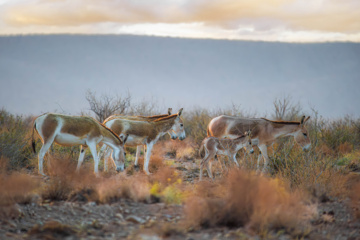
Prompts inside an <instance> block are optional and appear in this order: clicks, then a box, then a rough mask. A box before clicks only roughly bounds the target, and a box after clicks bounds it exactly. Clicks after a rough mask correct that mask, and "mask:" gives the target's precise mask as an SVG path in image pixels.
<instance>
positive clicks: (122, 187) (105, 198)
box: [96, 173, 150, 203]
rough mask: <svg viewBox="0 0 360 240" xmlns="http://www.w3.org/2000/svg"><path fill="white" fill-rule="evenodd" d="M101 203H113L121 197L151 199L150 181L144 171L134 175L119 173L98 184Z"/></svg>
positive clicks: (138, 199) (134, 199) (137, 199)
mask: <svg viewBox="0 0 360 240" xmlns="http://www.w3.org/2000/svg"><path fill="white" fill-rule="evenodd" d="M96 191H97V192H98V196H99V202H100V203H112V202H116V201H118V200H119V199H121V198H127V199H131V200H133V201H141V202H146V201H150V183H149V180H148V177H147V176H146V175H144V174H142V173H136V174H134V175H132V176H125V175H123V174H118V175H115V176H113V177H110V178H108V179H104V180H102V181H101V182H100V183H98V184H97V186H96Z"/></svg>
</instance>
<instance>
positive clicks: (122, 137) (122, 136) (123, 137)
mask: <svg viewBox="0 0 360 240" xmlns="http://www.w3.org/2000/svg"><path fill="white" fill-rule="evenodd" d="M128 135H129V134H128ZM128 135H126V136H125V134H123V133H122V134H120V135H119V138H120V140H121V141H122V142H124V140H125V137H126V138H127V136H128Z"/></svg>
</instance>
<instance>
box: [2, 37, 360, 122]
mask: <svg viewBox="0 0 360 240" xmlns="http://www.w3.org/2000/svg"><path fill="white" fill-rule="evenodd" d="M0 84H1V85H0V103H1V104H0V107H5V108H6V109H7V110H9V111H12V112H14V113H24V114H28V113H32V114H39V113H41V112H47V111H54V110H56V109H59V108H60V107H61V108H62V109H63V110H64V111H66V112H70V113H79V112H80V111H81V110H84V109H86V108H88V105H87V102H86V100H85V97H84V96H85V95H84V93H85V92H86V90H87V89H91V90H94V91H96V92H97V93H104V94H117V93H118V94H123V93H125V92H126V91H127V90H129V91H130V93H131V95H132V96H133V97H134V98H135V99H142V98H150V97H152V96H153V97H155V98H156V99H158V101H159V103H161V104H163V105H164V107H166V108H167V107H170V106H172V107H178V106H184V107H185V108H186V107H187V108H190V107H193V106H202V107H219V106H225V105H229V104H231V102H234V103H236V104H241V106H242V107H243V108H244V109H245V110H249V111H256V112H258V113H259V114H260V115H261V114H266V113H270V112H272V101H273V100H274V98H275V97H281V96H284V95H290V96H292V99H293V100H294V102H298V101H299V102H300V103H301V104H302V105H303V106H304V107H308V106H313V107H315V109H317V110H319V113H320V114H322V115H324V116H329V117H336V116H340V115H343V114H355V115H357V116H360V108H359V107H358V106H357V104H358V103H359V102H360V101H359V100H360V97H359V96H360V94H359V89H360V44H356V43H314V44H303V43H301V44H300V43H299V44H296V43H272V42H250V41H228V40H204V39H180V38H159V37H143V36H126V35H34V36H28V35H24V36H2V37H0Z"/></svg>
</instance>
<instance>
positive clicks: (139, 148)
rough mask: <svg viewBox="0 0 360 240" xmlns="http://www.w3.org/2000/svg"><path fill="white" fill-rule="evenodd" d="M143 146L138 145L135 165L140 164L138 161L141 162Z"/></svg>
mask: <svg viewBox="0 0 360 240" xmlns="http://www.w3.org/2000/svg"><path fill="white" fill-rule="evenodd" d="M141 147H142V145H137V146H136V155H135V166H138V163H139V157H140V155H141Z"/></svg>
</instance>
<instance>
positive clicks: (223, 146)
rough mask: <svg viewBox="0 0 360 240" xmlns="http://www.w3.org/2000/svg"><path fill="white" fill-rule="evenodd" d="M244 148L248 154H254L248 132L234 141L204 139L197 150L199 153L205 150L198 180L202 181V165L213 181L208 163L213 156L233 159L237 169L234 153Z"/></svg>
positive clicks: (209, 163)
mask: <svg viewBox="0 0 360 240" xmlns="http://www.w3.org/2000/svg"><path fill="white" fill-rule="evenodd" d="M244 147H245V148H246V149H247V150H248V151H250V153H253V152H254V150H253V148H252V144H251V132H250V131H248V132H245V134H244V135H243V136H240V137H238V138H235V139H219V138H216V137H207V138H205V139H204V140H203V141H202V143H201V147H200V149H199V152H202V151H203V149H205V156H204V158H203V160H202V161H201V163H200V180H201V179H202V175H203V168H204V165H206V169H207V172H208V175H209V176H210V178H212V179H213V175H212V172H211V162H210V161H211V159H214V158H215V155H226V156H228V157H229V159H233V161H234V162H235V163H236V165H237V166H238V167H239V163H238V162H237V161H236V153H237V152H238V151H239V150H240V149H242V148H244Z"/></svg>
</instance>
